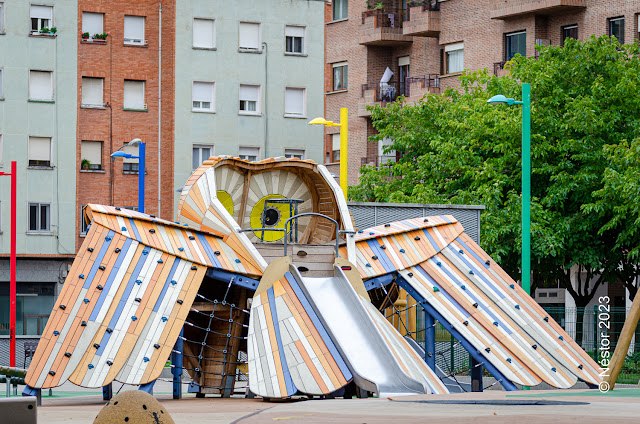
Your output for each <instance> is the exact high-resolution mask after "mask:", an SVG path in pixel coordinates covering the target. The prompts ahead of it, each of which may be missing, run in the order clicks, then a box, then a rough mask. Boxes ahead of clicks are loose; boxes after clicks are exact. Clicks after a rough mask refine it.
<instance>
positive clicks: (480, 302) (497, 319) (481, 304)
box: [431, 258, 512, 334]
mask: <svg viewBox="0 0 640 424" xmlns="http://www.w3.org/2000/svg"><path fill="white" fill-rule="evenodd" d="M433 260H434V259H431V261H433ZM440 260H441V261H442V260H445V258H440ZM434 265H435V264H434ZM452 266H453V264H452ZM438 268H439V269H441V270H442V272H444V273H445V274H446V275H447V276H448V277H449V278H450V279H451V280H453V282H454V283H455V284H457V285H458V288H459V287H460V286H462V285H463V283H462V282H460V281H459V280H458V278H457V277H456V276H454V275H453V274H452V273H450V272H449V271H447V270H446V269H445V268H444V266H442V267H438ZM454 268H455V267H454ZM460 290H462V289H460ZM466 293H467V294H468V295H469V297H470V298H471V299H472V300H473V302H474V303H477V304H478V309H482V310H483V311H485V312H486V313H487V314H488V315H489V316H490V317H491V319H493V321H494V322H498V323H502V324H503V326H502V327H501V328H502V329H504V330H505V331H506V332H507V334H511V333H512V331H511V330H509V328H507V327H506V325H504V321H503V320H502V318H500V317H498V316H497V315H496V314H494V313H493V311H492V310H491V308H489V307H488V306H487V305H485V304H484V301H483V300H482V299H478V298H477V297H476V296H475V295H474V294H473V293H471V292H470V291H469V290H467V291H466Z"/></svg>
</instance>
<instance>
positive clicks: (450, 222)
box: [438, 215, 453, 224]
mask: <svg viewBox="0 0 640 424" xmlns="http://www.w3.org/2000/svg"><path fill="white" fill-rule="evenodd" d="M438 216H439V217H440V218H442V219H443V220H444V221H445V222H446V223H447V224H453V221H451V220H450V219H449V218H447V217H446V216H444V215H438Z"/></svg>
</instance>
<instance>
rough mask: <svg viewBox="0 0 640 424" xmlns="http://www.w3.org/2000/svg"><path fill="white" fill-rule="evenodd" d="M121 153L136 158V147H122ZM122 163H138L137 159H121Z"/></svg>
mask: <svg viewBox="0 0 640 424" xmlns="http://www.w3.org/2000/svg"><path fill="white" fill-rule="evenodd" d="M122 151H123V152H125V153H128V154H130V155H133V156H138V153H139V152H138V146H124V147H123V148H122ZM122 159H123V162H124V163H138V159H131V158H122Z"/></svg>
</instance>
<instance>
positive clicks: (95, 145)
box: [81, 141, 102, 165]
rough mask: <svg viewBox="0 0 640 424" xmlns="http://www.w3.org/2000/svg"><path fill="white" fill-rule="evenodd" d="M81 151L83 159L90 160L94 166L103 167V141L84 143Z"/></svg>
mask: <svg viewBox="0 0 640 424" xmlns="http://www.w3.org/2000/svg"><path fill="white" fill-rule="evenodd" d="M81 149H82V159H86V160H88V161H89V162H91V164H92V165H102V142H101V141H83V142H82V145H81Z"/></svg>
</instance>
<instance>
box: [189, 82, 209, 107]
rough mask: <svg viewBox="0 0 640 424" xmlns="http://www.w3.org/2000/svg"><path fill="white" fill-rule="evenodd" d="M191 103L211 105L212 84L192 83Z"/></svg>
mask: <svg viewBox="0 0 640 424" xmlns="http://www.w3.org/2000/svg"><path fill="white" fill-rule="evenodd" d="M193 101H194V102H195V101H199V102H211V103H213V83H212V82H199V81H194V83H193Z"/></svg>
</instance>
